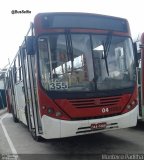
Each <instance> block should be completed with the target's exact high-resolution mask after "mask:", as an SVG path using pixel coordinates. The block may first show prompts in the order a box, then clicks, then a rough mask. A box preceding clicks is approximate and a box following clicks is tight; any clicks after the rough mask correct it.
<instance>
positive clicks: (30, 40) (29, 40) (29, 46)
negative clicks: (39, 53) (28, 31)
mask: <svg viewBox="0 0 144 160" xmlns="http://www.w3.org/2000/svg"><path fill="white" fill-rule="evenodd" d="M25 43H26V52H27V54H28V55H34V54H35V50H34V43H35V37H34V36H27V37H25Z"/></svg>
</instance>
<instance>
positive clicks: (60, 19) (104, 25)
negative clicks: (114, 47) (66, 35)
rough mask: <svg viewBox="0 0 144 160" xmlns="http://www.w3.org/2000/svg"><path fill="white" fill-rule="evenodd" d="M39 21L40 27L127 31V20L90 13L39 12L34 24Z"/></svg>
mask: <svg viewBox="0 0 144 160" xmlns="http://www.w3.org/2000/svg"><path fill="white" fill-rule="evenodd" d="M37 22H39V23H40V24H41V26H40V27H41V28H43V29H48V28H89V29H103V30H114V31H120V32H128V31H129V28H128V22H127V20H126V19H124V18H119V17H113V16H106V15H100V14H92V13H76V12H53V13H39V14H37V15H36V16H35V19H34V24H37Z"/></svg>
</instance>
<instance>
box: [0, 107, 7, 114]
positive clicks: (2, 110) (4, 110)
mask: <svg viewBox="0 0 144 160" xmlns="http://www.w3.org/2000/svg"><path fill="white" fill-rule="evenodd" d="M6 112H7V108H5V109H1V110H0V116H1V115H3V114H4V113H6Z"/></svg>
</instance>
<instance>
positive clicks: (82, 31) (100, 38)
mask: <svg viewBox="0 0 144 160" xmlns="http://www.w3.org/2000/svg"><path fill="white" fill-rule="evenodd" d="M135 63H136V62H135V52H134V47H133V42H132V39H131V32H130V28H129V23H128V21H127V20H126V19H124V18H119V17H113V16H106V15H99V14H93V13H71V12H64V13H63V12H61V13H60V12H54V13H39V14H37V15H36V16H35V18H34V22H33V23H31V25H30V29H29V30H28V32H27V34H26V36H25V37H24V41H23V42H22V44H21V46H20V47H19V50H18V52H17V54H16V56H15V58H14V60H13V61H12V63H11V65H10V67H9V69H8V71H7V73H6V90H7V92H6V93H7V97H8V98H7V99H8V100H9V102H8V104H9V106H8V107H9V108H10V109H11V112H12V115H13V120H14V121H15V122H22V123H24V124H25V125H27V126H28V129H29V131H30V133H31V135H32V137H33V138H34V139H35V140H36V141H39V140H40V139H41V137H42V138H45V139H55V138H63V137H71V136H78V135H85V134H93V133H97V132H103V131H108V130H114V129H120V128H127V127H132V126H136V124H137V118H138V99H137V80H136V67H135V65H136V64H135Z"/></svg>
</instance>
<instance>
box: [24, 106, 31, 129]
mask: <svg viewBox="0 0 144 160" xmlns="http://www.w3.org/2000/svg"><path fill="white" fill-rule="evenodd" d="M25 117H26V122H27V127H28V129H29V130H30V128H29V122H28V111H27V106H25Z"/></svg>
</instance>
